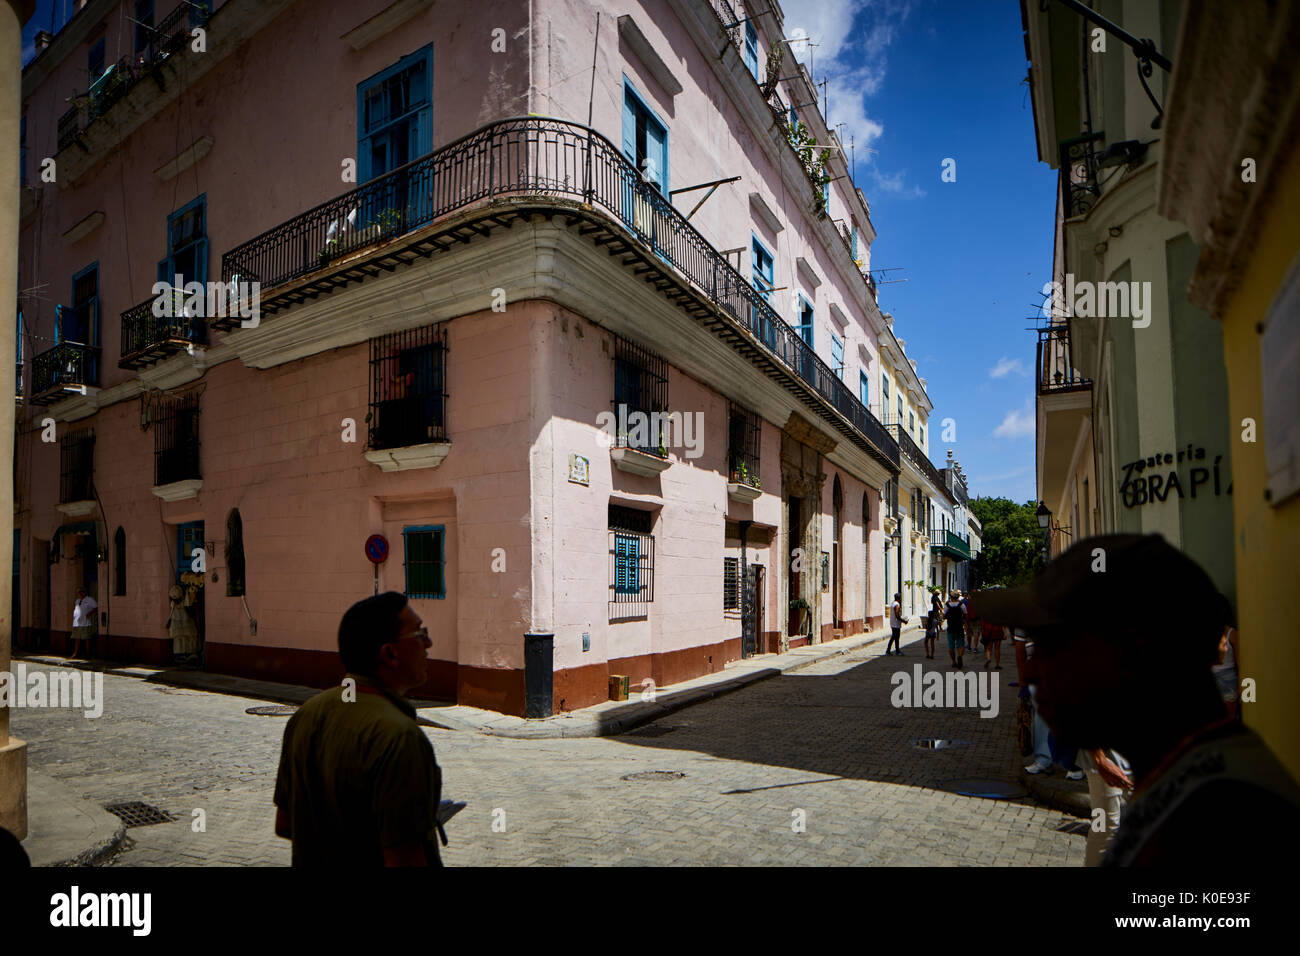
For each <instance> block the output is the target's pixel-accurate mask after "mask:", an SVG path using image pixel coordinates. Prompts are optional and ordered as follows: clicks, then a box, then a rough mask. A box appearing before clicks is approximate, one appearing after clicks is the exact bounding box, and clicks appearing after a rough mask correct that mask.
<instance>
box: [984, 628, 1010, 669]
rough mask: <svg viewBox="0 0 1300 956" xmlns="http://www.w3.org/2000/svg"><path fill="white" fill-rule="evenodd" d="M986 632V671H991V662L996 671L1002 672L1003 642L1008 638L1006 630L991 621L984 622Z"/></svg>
mask: <svg viewBox="0 0 1300 956" xmlns="http://www.w3.org/2000/svg"><path fill="white" fill-rule="evenodd" d="M983 630H984V669H985V670H988V669H989V663H990V660H991V661H992V663H993V669H994V670H995V671H1000V670H1002V640H1003V638H1005V637H1006V629H1005V628H1004V627H1003V626H1002V625H1001V624H993V623H991V622H989V621H984V622H983Z"/></svg>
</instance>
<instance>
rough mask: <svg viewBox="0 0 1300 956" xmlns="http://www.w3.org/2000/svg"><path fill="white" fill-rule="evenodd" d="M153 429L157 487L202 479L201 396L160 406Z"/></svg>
mask: <svg viewBox="0 0 1300 956" xmlns="http://www.w3.org/2000/svg"><path fill="white" fill-rule="evenodd" d="M152 427H153V429H154V484H155V485H170V484H172V483H173V482H177V481H187V480H190V479H196V478H202V477H203V476H202V474H201V473H200V472H199V397H198V395H186V396H183V397H180V398H170V399H163V401H161V402H160V403H159V406H158V413H157V418H156V419H155V420H154V422H153V426H152Z"/></svg>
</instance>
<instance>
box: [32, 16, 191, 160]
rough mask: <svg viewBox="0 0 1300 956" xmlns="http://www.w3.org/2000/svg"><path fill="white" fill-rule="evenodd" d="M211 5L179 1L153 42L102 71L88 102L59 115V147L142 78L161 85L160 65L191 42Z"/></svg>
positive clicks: (74, 138)
mask: <svg viewBox="0 0 1300 956" xmlns="http://www.w3.org/2000/svg"><path fill="white" fill-rule="evenodd" d="M207 6H208V5H207V4H206V3H203V2H202V0H199V2H197V3H192V2H186V3H180V4H177V6H176V9H175V10H173V11H172V12H171V13H169V14H167V16H165V17H163V18H162V20H160V21H159V22H158V25H157V26H155V27H152V28H150V35H149V42H148V43H147V44H146V45H145V47H144V49H143V50H141V51H140V52H139V53H138V54H137V55H136V56H135V57H122V59H120V60H118V61H117V62H116V63H114V64H112V65H111V66H109V68H108V69H107V70H105V71H104V72H103V73H102V74H100V75H99V77H98V78H96V79H95V81H94V82H93V83H91V85H90V89H89V90H87V91H86V95H85V97H84V101H83V102H82V103H81V104H80V105H78V106H74V107H72V108H71V109H70V110H68V111H67V112H65V113H64V114H63V115H62V116H60V117H59V124H58V143H59V150H60V151H62V150H64V149H67V148H68V147H69V146H71V145H72V144H73V143H75V142H77V139H78V137H79V136H80V135H81V133H82V131H83V130H85V129H86V128H87V127H89V126H90V124H91V123H93V122H94V121H95V120H96V119H98V118H99V117H100V116H103V115H104V114H105V113H107V112H108V111H109V110H110V109H111V108H112V107H113V105H114V104H115V103H117V102H118V100H120V99H122V98H123V97H124V96H126V95H127V93H129V92H130V91H131V90H132V88H134V87H135V85H136V84H137V83H139V82H140V81H141V80H142V79H145V78H146V77H149V76H152V77H153V78H154V80H155V82H157V84H158V86H159V87H160V88H161V87H162V86H163V82H164V81H163V77H162V74H161V73H160V72H159V68H160V67H161V66H162V64H163V62H164V61H165V60H166V59H167V58H168V57H170V56H174V55H175V54H177V53H180V52H181V51H182V50H184V49H185V48H186V47H187V46H188V45H189V43H190V38H191V37H190V30H191V29H193V27H196V26H203V25H204V24H206V23H207V20H208V12H207ZM83 112H84V114H85V117H86V122H85V124H84V125H82V123H81V116H82V113H83Z"/></svg>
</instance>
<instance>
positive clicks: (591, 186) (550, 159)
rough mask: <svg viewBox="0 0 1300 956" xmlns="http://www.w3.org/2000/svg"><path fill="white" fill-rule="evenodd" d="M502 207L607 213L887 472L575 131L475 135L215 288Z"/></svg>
mask: <svg viewBox="0 0 1300 956" xmlns="http://www.w3.org/2000/svg"><path fill="white" fill-rule="evenodd" d="M507 197H509V198H515V199H524V198H528V199H534V200H539V199H540V200H555V199H565V198H568V199H572V200H577V201H579V202H582V203H584V204H588V205H590V206H593V207H601V208H603V209H604V210H606V211H608V212H609V213H610V214H611V216H612V217H613V218H614V219H615V220H616V221H618V222H619V223H621V224H622V225H623V227H624V228H625V229H627V230H628V232H630V233H632V234H633V235H634V236H635V237H636V238H637V240H639V241H640V242H641V243H642V244H643V245H644V246H645V247H646V248H648V249H649V250H650V251H652V252H653V253H654V254H655V255H656V256H657V258H658V260H659V261H661V262H662V263H664V264H665V265H668V266H671V267H673V268H674V269H675V270H676V271H677V273H678V274H679V275H680V276H681V277H682V278H684V279H686V280H688V282H689V283H690V284H691V285H693V286H694V287H695V289H696V290H697V291H698V292H699V293H700V294H701V295H702V296H704V297H707V298H708V299H710V300H712V302H713V303H714V304H715V305H716V306H718V307H719V308H721V309H723V310H725V311H726V312H727V313H728V314H729V315H731V317H732V318H733V319H735V320H736V321H737V322H738V323H739V324H740V325H742V326H743V327H744V328H745V329H746V330H747V331H748V332H749V333H751V334H752V335H753V336H754V338H755V339H756V340H757V341H758V342H759V343H761V344H762V345H763V346H764V347H765V349H766V351H767V352H768V353H769V354H770V355H772V356H773V357H775V358H776V359H777V360H778V361H779V362H780V363H781V364H782V365H784V366H785V367H786V368H788V369H790V370H791V371H792V372H793V373H794V374H795V375H796V376H797V377H798V378H799V379H801V380H803V382H805V383H806V384H807V385H808V386H809V387H810V388H811V389H812V390H813V391H814V392H816V393H817V394H818V395H820V396H821V397H822V398H823V399H825V400H826V401H827V402H829V403H830V404H831V405H832V406H833V407H834V408H835V409H836V410H837V411H838V412H839V413H840V414H842V415H843V416H844V417H845V418H846V419H848V421H849V422H850V423H851V424H852V425H853V427H854V428H856V429H857V431H858V432H859V433H860V434H861V435H863V436H864V437H865V438H866V440H867V441H868V442H869V443H870V445H871V446H872V447H873V448H874V449H875V450H876V451H877V452H878V453H879V454H880V456H881V457H882V459H883V460H884V461H886V462H887V463H888V464H889V465H891V466H892V467H893V468H894V469H897V468H898V465H899V451H898V444H897V443H896V442H895V441H894V439H893V438H892V437H891V436H890V435H889V433H888V432H887V431H886V430H885V427H884V426H883V425H881V424H880V422H879V421H878V420H877V419H876V417H875V416H874V415H872V414H871V412H870V411H868V409H867V408H866V406H864V405H863V404H862V402H861V401H859V400H858V398H857V396H856V395H854V394H853V391H852V390H851V389H850V388H849V387H848V386H846V385H845V384H844V382H843V381H842V380H841V379H840V378H839V377H838V376H836V375H835V373H834V372H832V371H831V369H830V368H829V367H827V365H826V363H825V362H823V361H822V360H821V359H820V358H819V357H818V356H817V355H816V353H814V352H813V350H812V348H811V347H810V346H809V345H808V344H807V343H805V342H804V341H803V339H802V338H800V337H799V335H798V333H797V332H796V331H795V330H794V329H793V328H792V327H791V326H790V324H789V323H788V322H786V321H785V320H784V319H783V318H782V317H781V316H780V315H778V314H777V313H776V312H775V310H773V309H772V307H771V306H770V305H769V304H768V303H767V301H766V300H765V299H764V297H763V296H762V295H761V294H760V293H759V292H758V291H757V290H755V289H754V287H753V286H752V285H751V284H750V282H749V281H748V280H747V279H745V278H744V277H743V276H742V275H741V274H740V273H739V272H738V271H737V270H736V269H735V267H734V266H732V265H731V263H730V262H728V261H727V259H726V258H725V257H724V256H722V255H721V254H719V253H718V251H717V250H716V249H714V248H713V246H712V245H710V244H709V242H708V241H707V240H705V239H704V237H703V236H701V235H700V234H699V233H698V232H697V231H696V230H695V228H694V227H693V226H691V224H690V223H688V222H687V221H686V219H685V218H684V217H683V216H682V215H681V214H680V213H679V212H678V211H677V210H676V209H675V208H673V206H672V205H671V204H670V203H669V202H668V201H667V200H665V199H664V198H663V196H662V195H661V194H660V193H659V190H658V189H657V188H656V187H655V186H654V185H653V184H650V183H647V182H645V181H643V180H642V178H641V176H640V174H639V173H638V172H637V171H636V169H635V168H634V167H633V166H632V164H631V163H629V162H628V161H627V160H626V159H624V157H623V155H622V152H621V151H620V150H619V149H618V147H616V146H615V145H614V144H613V143H611V142H610V141H609V140H608V139H606V138H605V137H604V136H602V135H600V134H599V133H597V132H595V131H594V130H592V129H589V128H588V127H586V126H582V125H580V124H577V123H569V122H565V121H562V120H553V119H542V118H536V117H527V118H517V119H508V120H501V121H499V122H496V123H492V124H490V125H488V126H485V127H483V128H481V129H479V130H477V131H475V132H473V133H470V134H469V135H467V136H465V137H462V138H461V139H459V140H456V141H455V142H453V143H451V144H449V145H447V146H444V147H443V148H441V149H439V150H436V151H435V152H433V153H430V154H429V155H427V156H425V157H423V158H421V159H418V160H415V161H414V162H411V163H408V164H407V165H405V166H402V167H399V168H398V169H396V170H394V171H393V172H391V173H388V174H386V175H384V176H381V177H379V178H377V179H374V180H372V181H371V182H369V183H366V184H365V185H364V186H361V187H360V188H358V189H354V190H352V191H350V192H348V193H345V194H343V195H342V196H339V197H337V198H335V199H331V200H329V201H328V202H325V203H322V204H321V205H319V206H316V207H315V208H314V209H310V210H308V211H307V212H304V213H302V214H301V215H298V216H295V217H294V218H292V219H289V220H288V221H286V222H283V223H281V224H280V225H278V226H276V227H274V228H272V229H270V230H268V231H267V232H264V233H262V234H261V235H260V236H257V237H256V238H254V239H251V240H249V241H248V242H245V243H243V244H241V245H239V246H236V247H235V248H234V249H232V250H230V251H229V252H227V253H226V254H225V255H224V256H222V259H221V276H222V281H224V282H230V281H232V280H233V279H235V278H236V277H238V278H239V280H240V281H244V282H252V281H257V282H260V283H261V295H262V299H263V300H265V299H266V298H267V293H268V291H269V290H272V289H275V288H277V287H279V286H283V285H285V284H286V283H289V282H291V281H293V280H295V279H297V278H300V277H302V276H305V275H307V274H309V273H312V272H316V271H318V270H321V269H322V268H324V267H325V266H326V265H328V263H329V261H330V260H331V259H332V258H334V257H336V256H337V255H339V254H341V252H339V251H336V250H345V251H346V252H347V253H348V254H353V253H357V252H360V251H361V250H362V249H364V248H366V247H368V246H372V245H375V244H377V243H379V242H381V241H384V240H386V239H390V238H396V237H397V236H398V235H401V234H405V233H409V232H412V231H415V230H417V229H420V228H421V227H423V226H425V225H428V224H429V223H431V222H433V221H434V220H436V219H439V218H441V217H443V216H446V215H448V214H449V213H452V212H455V211H458V210H462V209H464V208H466V207H469V206H472V205H475V204H482V203H484V201H486V200H490V199H502V198H507ZM341 237H342V238H341ZM330 239H334V240H336V244H335V245H334V246H330V245H329V244H328V243H329V240H330ZM213 324H216V323H213Z"/></svg>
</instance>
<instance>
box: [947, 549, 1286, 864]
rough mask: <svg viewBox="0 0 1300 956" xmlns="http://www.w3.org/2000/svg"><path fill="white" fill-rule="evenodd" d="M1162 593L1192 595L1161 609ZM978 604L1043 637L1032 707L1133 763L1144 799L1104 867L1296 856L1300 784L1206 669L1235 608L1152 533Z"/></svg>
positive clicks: (1091, 745) (1055, 567)
mask: <svg viewBox="0 0 1300 956" xmlns="http://www.w3.org/2000/svg"><path fill="white" fill-rule="evenodd" d="M1152 594H1181V595H1186V596H1187V597H1188V598H1189V599H1188V600H1184V601H1177V602H1174V603H1173V604H1172V605H1168V606H1163V607H1162V608H1161V610H1160V612H1159V615H1156V614H1155V613H1154V612H1153V611H1152V605H1151V601H1150V595H1152ZM1207 598H1209V600H1207ZM972 605H973V607H974V608H975V609H976V613H978V614H979V615H980V616H981V617H983V618H985V619H987V620H991V621H994V622H996V623H1001V624H1009V625H1011V626H1013V627H1023V628H1025V629H1026V631H1027V632H1028V634H1029V636H1030V638H1031V639H1032V640H1033V641H1034V642H1035V653H1034V665H1035V667H1034V670H1035V672H1036V675H1037V678H1038V689H1037V692H1036V694H1035V697H1036V701H1035V703H1036V704H1037V706H1038V707H1039V708H1040V711H1041V713H1042V715H1043V719H1044V720H1046V721H1047V724H1048V726H1049V727H1050V728H1051V729H1052V732H1053V733H1054V734H1055V735H1056V736H1057V737H1059V738H1062V739H1068V740H1071V741H1074V742H1076V743H1077V744H1078V745H1079V746H1080V747H1082V748H1086V749H1089V750H1092V749H1095V748H1114V750H1116V751H1118V752H1119V753H1121V754H1123V755H1124V757H1125V758H1126V759H1127V760H1128V761H1129V762H1130V763H1131V764H1132V767H1133V778H1134V781H1135V785H1136V790H1135V797H1134V800H1133V802H1132V803H1131V805H1130V807H1129V809H1128V811H1127V813H1126V814H1125V817H1124V823H1123V825H1122V826H1121V827H1120V828H1119V829H1118V831H1117V832H1116V833H1115V835H1114V839H1113V840H1112V842H1111V844H1110V846H1109V847H1108V849H1107V850H1106V853H1105V856H1104V858H1103V861H1102V862H1103V865H1107V866H1187V865H1193V864H1194V865H1196V866H1218V865H1221V866H1223V867H1225V868H1226V869H1225V872H1234V871H1237V870H1239V869H1240V867H1241V864H1242V862H1243V858H1245V859H1247V860H1249V859H1250V858H1252V857H1254V856H1262V855H1263V854H1264V853H1268V854H1269V855H1270V856H1277V857H1278V858H1280V859H1285V858H1286V855H1285V854H1286V851H1287V850H1294V849H1296V848H1297V838H1296V830H1295V827H1294V826H1292V825H1291V821H1292V820H1293V819H1294V814H1296V813H1297V812H1300V785H1297V783H1296V781H1295V779H1294V778H1293V777H1291V775H1290V774H1289V773H1288V772H1287V770H1286V768H1285V767H1283V766H1282V764H1281V763H1280V762H1279V761H1278V759H1277V758H1276V757H1275V756H1274V755H1273V753H1272V751H1270V750H1269V748H1268V746H1267V745H1266V744H1265V743H1264V742H1263V740H1261V739H1260V737H1259V736H1258V735H1257V734H1256V733H1255V732H1254V731H1252V730H1249V729H1247V728H1245V727H1242V726H1240V725H1238V724H1235V723H1234V722H1233V721H1231V720H1229V719H1228V717H1227V713H1226V711H1225V709H1224V706H1223V700H1222V698H1221V696H1220V695H1219V693H1218V688H1217V686H1216V684H1215V681H1214V677H1213V675H1212V674H1211V672H1210V666H1211V665H1212V664H1214V663H1215V661H1216V659H1217V650H1218V642H1219V636H1220V635H1221V634H1222V633H1223V627H1224V623H1225V620H1226V615H1227V613H1228V611H1227V607H1228V605H1227V601H1226V599H1224V598H1223V597H1222V596H1221V595H1219V593H1218V591H1217V590H1216V589H1215V587H1214V584H1213V583H1212V582H1211V581H1210V578H1209V576H1208V575H1207V574H1206V573H1205V572H1204V571H1203V570H1202V569H1201V568H1200V566H1199V565H1197V564H1196V563H1195V562H1194V561H1192V560H1191V559H1190V558H1189V557H1187V555H1185V554H1183V553H1182V552H1181V551H1179V550H1178V549H1176V548H1174V547H1172V546H1171V545H1169V544H1168V543H1167V542H1166V541H1165V540H1164V539H1163V538H1162V537H1160V536H1159V535H1154V534H1153V535H1133V534H1113V535H1101V536H1098V537H1094V538H1088V539H1086V540H1083V541H1080V542H1078V543H1077V544H1075V545H1074V546H1073V547H1071V548H1070V549H1069V550H1067V551H1066V552H1064V553H1063V554H1061V555H1060V556H1059V557H1057V558H1056V559H1055V560H1054V561H1052V562H1051V563H1050V564H1048V565H1047V567H1046V568H1044V569H1043V571H1041V572H1040V573H1039V575H1038V577H1037V578H1036V579H1035V581H1034V583H1033V584H1032V585H1031V586H1029V587H1027V588H1018V589H1013V590H997V591H981V592H978V593H977V594H975V595H974V596H973V597H972Z"/></svg>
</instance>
